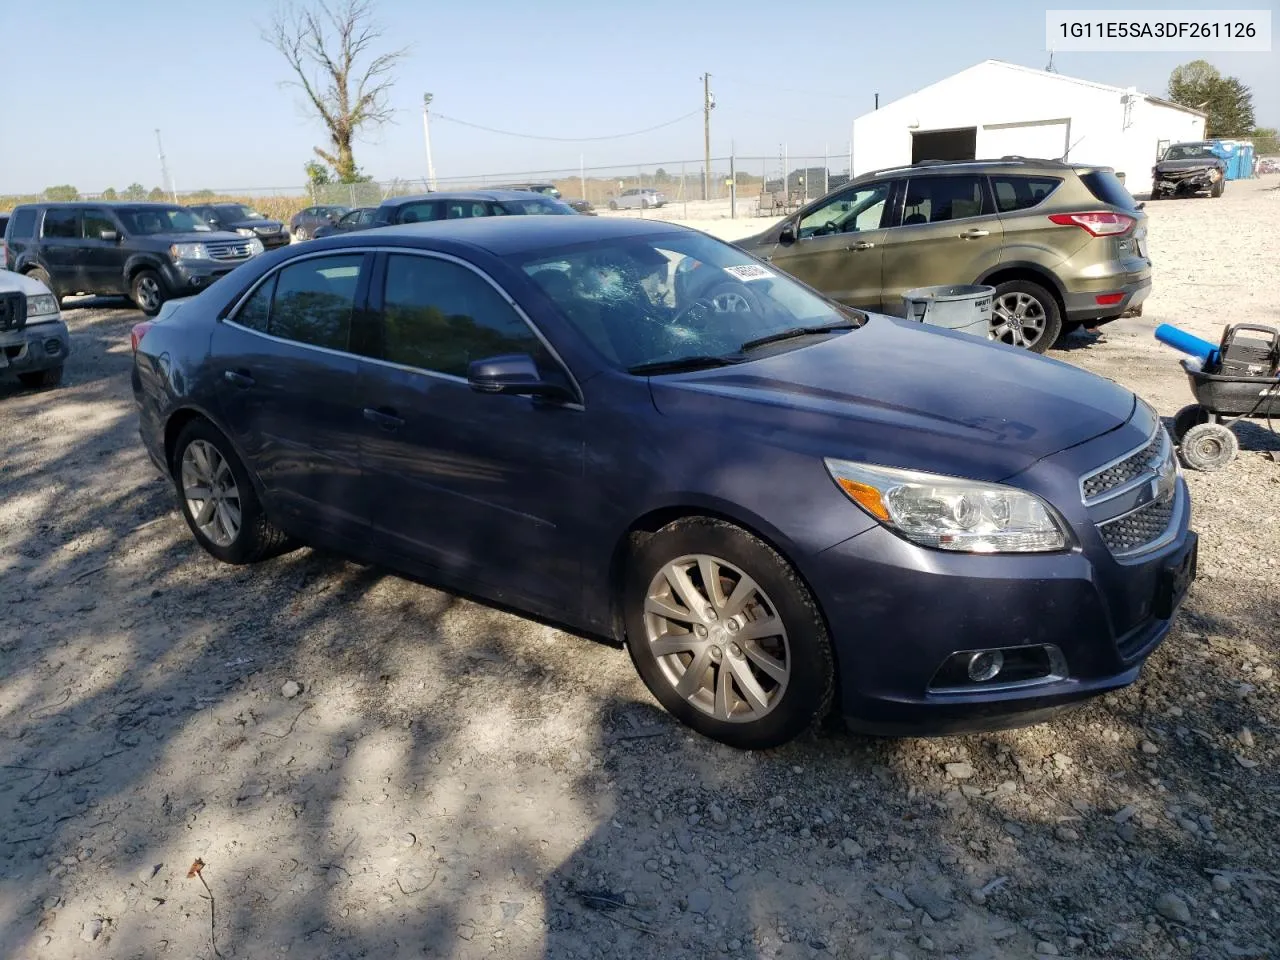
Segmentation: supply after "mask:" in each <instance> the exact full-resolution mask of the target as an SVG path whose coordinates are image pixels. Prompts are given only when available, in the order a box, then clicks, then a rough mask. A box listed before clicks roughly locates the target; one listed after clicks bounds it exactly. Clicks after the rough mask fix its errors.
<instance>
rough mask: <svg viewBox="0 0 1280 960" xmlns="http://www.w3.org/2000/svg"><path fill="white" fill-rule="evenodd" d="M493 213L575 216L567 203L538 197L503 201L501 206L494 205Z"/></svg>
mask: <svg viewBox="0 0 1280 960" xmlns="http://www.w3.org/2000/svg"><path fill="white" fill-rule="evenodd" d="M493 209H494V212H495V213H498V212H502V213H518V214H530V215H536V214H565V213H568V214H572V215H574V216H577V214H576V213H575V212H574V209H573V208H572V207H571V206H569V205H568V204H567V203H561V202H560V201H558V200H551V199H549V198H548V199H543V198H542V197H538V198H536V199H532V200H504V201H502V203H501V204H495V205H494V208H493Z"/></svg>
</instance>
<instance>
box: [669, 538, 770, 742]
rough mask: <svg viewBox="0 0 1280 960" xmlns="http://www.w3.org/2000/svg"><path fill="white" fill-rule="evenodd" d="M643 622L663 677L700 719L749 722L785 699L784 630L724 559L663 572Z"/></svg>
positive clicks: (761, 596)
mask: <svg viewBox="0 0 1280 960" xmlns="http://www.w3.org/2000/svg"><path fill="white" fill-rule="evenodd" d="M644 623H645V634H646V637H645V639H646V641H647V642H648V644H649V649H650V651H651V652H652V653H653V655H654V658H655V659H656V660H657V663H658V667H659V669H660V670H661V671H662V675H663V676H664V677H665V679H666V680H667V681H668V682H669V683H670V684H671V686H672V687H673V688H674V689H675V691H676V693H678V694H679V695H680V696H682V697H683V698H684V699H685V700H686V701H688V702H689V704H690V705H692V706H693V707H695V708H696V709H698V710H700V711H702V712H703V713H705V714H708V715H709V716H712V717H714V718H715V719H717V720H721V721H725V722H729V723H748V722H752V721H756V720H759V719H760V718H761V717H763V716H765V715H766V714H768V713H769V712H770V711H772V710H773V708H774V707H776V706H777V705H778V703H779V702H780V701H781V700H782V697H783V695H784V693H785V692H786V689H787V682H788V680H789V679H790V677H791V647H790V644H789V643H788V641H787V629H786V626H785V625H784V624H783V622H782V617H781V616H780V615H779V613H778V609H777V607H776V606H774V604H773V602H772V601H771V600H770V599H769V597H768V596H767V595H766V594H765V592H764V590H763V589H762V588H761V587H760V585H759V584H758V583H756V582H755V580H753V579H752V578H751V577H750V576H748V575H747V574H746V573H744V572H743V571H742V570H739V569H738V568H737V567H735V566H733V565H732V564H730V563H728V562H726V561H725V560H722V559H720V558H719V557H713V556H710V555H707V554H694V555H690V556H684V557H680V558H679V559H676V560H673V561H671V562H670V563H668V564H666V565H665V566H663V567H662V568H661V569H660V570H659V571H658V572H657V574H656V575H655V576H654V577H653V579H652V580H651V581H650V583H649V589H648V592H647V593H646V595H645V606H644Z"/></svg>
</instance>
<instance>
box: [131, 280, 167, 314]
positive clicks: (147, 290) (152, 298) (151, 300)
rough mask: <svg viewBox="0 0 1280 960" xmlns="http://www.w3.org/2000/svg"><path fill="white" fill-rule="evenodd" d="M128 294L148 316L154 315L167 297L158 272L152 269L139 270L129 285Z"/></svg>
mask: <svg viewBox="0 0 1280 960" xmlns="http://www.w3.org/2000/svg"><path fill="white" fill-rule="evenodd" d="M129 294H130V296H131V297H132V299H133V302H134V304H135V305H136V306H137V308H138V309H139V310H141V311H142V312H143V313H145V314H146V315H147V316H148V317H154V316H155V315H156V314H157V313H159V312H160V308H161V307H162V306H164V302H165V301H166V300H167V299H169V291H168V290H167V289H166V288H165V285H164V281H163V280H162V279H160V274H158V273H156V272H155V271H154V270H140V271H138V274H137V276H135V277H134V278H133V282H132V283H131V284H130V285H129Z"/></svg>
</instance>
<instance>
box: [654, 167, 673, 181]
mask: <svg viewBox="0 0 1280 960" xmlns="http://www.w3.org/2000/svg"><path fill="white" fill-rule="evenodd" d="M653 182H654V183H670V182H671V174H669V173H667V171H666V170H664V169H663V168H662V167H659V168H658V170H657V172H656V173H654V175H653Z"/></svg>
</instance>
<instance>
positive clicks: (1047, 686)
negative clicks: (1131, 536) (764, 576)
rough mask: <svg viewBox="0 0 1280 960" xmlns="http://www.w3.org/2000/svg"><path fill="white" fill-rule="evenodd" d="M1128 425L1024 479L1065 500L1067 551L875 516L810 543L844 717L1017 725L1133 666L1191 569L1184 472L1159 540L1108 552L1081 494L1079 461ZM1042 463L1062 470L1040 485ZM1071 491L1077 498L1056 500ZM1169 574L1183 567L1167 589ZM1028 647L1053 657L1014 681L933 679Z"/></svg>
mask: <svg viewBox="0 0 1280 960" xmlns="http://www.w3.org/2000/svg"><path fill="white" fill-rule="evenodd" d="M1127 427H1128V425H1126V428H1122V429H1121V430H1117V431H1113V434H1117V435H1121V436H1118V437H1117V436H1104V437H1103V438H1099V439H1098V440H1096V441H1091V442H1089V443H1086V444H1083V445H1081V447H1080V448H1077V450H1084V451H1086V452H1085V453H1084V455H1083V456H1081V455H1079V454H1078V453H1077V452H1075V451H1068V452H1067V453H1066V454H1064V455H1059V457H1060V458H1061V457H1065V459H1066V460H1068V461H1070V466H1069V470H1067V471H1064V470H1061V469H1058V470H1057V471H1045V470H1044V469H1043V468H1042V467H1041V466H1040V465H1037V467H1036V468H1033V470H1032V471H1029V472H1028V474H1027V475H1025V476H1026V479H1025V481H1024V482H1019V485H1020V486H1023V487H1024V488H1026V489H1030V490H1033V491H1035V492H1037V493H1039V494H1040V495H1042V496H1046V499H1049V500H1050V502H1052V503H1054V505H1055V507H1058V508H1059V509H1060V511H1061V512H1062V514H1063V516H1064V517H1065V519H1066V522H1067V523H1068V525H1069V526H1070V527H1071V529H1072V533H1073V536H1074V538H1075V541H1076V542H1075V544H1074V545H1073V546H1072V547H1071V548H1070V549H1068V550H1064V551H1062V552H1060V553H1053V554H1023V555H987V556H982V555H971V554H952V553H947V552H945V551H938V550H931V549H927V548H924V547H920V546H916V545H914V544H912V543H909V542H907V541H905V540H903V539H901V538H900V537H898V536H896V535H895V534H894V533H892V532H890V531H889V530H888V529H886V528H884V527H875V528H872V529H871V530H868V531H867V532H866V533H863V534H860V535H858V536H855V537H853V538H851V539H849V540H846V541H844V542H843V543H840V544H837V545H836V546H834V547H831V548H829V549H827V550H825V551H823V552H822V553H821V554H819V555H817V557H816V558H815V559H816V561H817V562H816V563H815V564H814V569H812V570H810V571H807V574H808V576H809V579H810V581H811V585H812V586H813V587H814V590H815V593H816V594H817V596H818V597H819V600H820V602H821V605H822V607H823V611H824V613H825V614H826V620H827V623H828V627H829V629H830V632H831V637H832V642H833V645H834V648H835V655H836V661H837V663H838V670H839V686H840V697H841V700H840V702H841V712H842V713H843V715H844V717H845V720H846V722H847V724H848V725H849V726H850V727H851V728H852V729H854V730H856V731H859V732H863V733H871V734H876V735H889V736H919V735H937V734H954V733H970V732H975V731H980V730H991V729H1001V728H1006V727H1013V726H1023V725H1026V724H1028V723H1036V722H1039V721H1041V720H1043V719H1046V718H1048V717H1050V716H1052V715H1053V714H1054V713H1057V712H1059V711H1061V710H1062V709H1064V708H1066V707H1069V706H1071V705H1072V704H1076V703H1079V702H1080V701H1082V700H1087V699H1089V698H1092V697H1095V696H1097V695H1099V694H1102V693H1105V692H1107V691H1109V690H1115V689H1118V688H1121V687H1124V686H1127V685H1128V684H1131V683H1133V682H1134V681H1135V680H1136V679H1137V678H1138V675H1139V673H1140V671H1141V668H1142V664H1143V662H1144V661H1145V660H1146V658H1147V657H1148V656H1149V655H1150V654H1151V653H1152V651H1154V650H1155V649H1156V647H1157V646H1159V644H1160V642H1161V641H1162V640H1163V639H1164V638H1165V636H1166V635H1167V634H1168V632H1169V630H1170V628H1171V625H1172V621H1173V618H1174V615H1175V613H1176V609H1177V603H1179V602H1180V601H1181V599H1182V591H1183V590H1184V589H1185V585H1186V584H1187V583H1188V582H1189V580H1188V579H1186V578H1188V577H1193V576H1194V558H1195V553H1196V549H1197V540H1196V535H1195V534H1194V533H1193V532H1192V531H1191V530H1190V529H1189V521H1190V512H1191V511H1190V501H1189V499H1188V497H1187V491H1186V485H1185V483H1183V481H1182V479H1181V478H1180V477H1178V478H1177V481H1176V494H1175V500H1174V502H1175V505H1176V507H1175V510H1174V513H1173V516H1172V519H1171V521H1170V524H1169V528H1168V531H1167V533H1166V534H1165V536H1163V537H1161V538H1160V539H1159V540H1158V541H1155V543H1157V544H1159V545H1158V546H1156V547H1155V549H1152V550H1151V551H1150V552H1149V553H1145V554H1142V555H1140V556H1135V557H1132V558H1127V559H1117V558H1116V557H1115V556H1113V555H1112V554H1111V553H1110V551H1109V550H1108V548H1107V547H1106V545H1105V544H1104V543H1103V542H1102V540H1101V539H1100V537H1099V534H1098V531H1097V529H1095V528H1094V527H1093V524H1092V522H1091V521H1090V519H1089V514H1088V510H1089V509H1090V508H1086V507H1085V505H1084V504H1083V503H1082V502H1081V500H1080V492H1079V487H1078V482H1079V480H1078V478H1079V476H1080V475H1081V472H1076V471H1077V465H1078V464H1079V463H1080V462H1081V460H1083V461H1084V462H1085V463H1086V465H1087V468H1088V467H1099V466H1101V465H1102V464H1104V463H1107V462H1109V461H1110V460H1112V459H1114V457H1116V456H1118V455H1121V454H1123V453H1124V452H1125V449H1124V448H1125V446H1126V444H1129V445H1130V446H1131V445H1132V432H1131V431H1127ZM1049 459H1050V461H1052V460H1055V459H1058V458H1049ZM1060 466H1061V465H1060ZM1046 472H1056V473H1057V474H1058V475H1059V479H1060V480H1061V477H1062V476H1063V475H1067V481H1069V482H1059V481H1051V482H1050V483H1048V484H1045V483H1044V482H1042V480H1043V476H1044V474H1045V473H1046ZM1033 473H1038V474H1039V475H1040V479H1036V478H1035V477H1033V476H1032V474H1033ZM1055 484H1056V485H1057V486H1058V490H1057V491H1056V495H1053V494H1050V491H1049V489H1048V488H1049V487H1053V486H1054V485H1055ZM1067 497H1074V498H1075V500H1076V503H1077V504H1078V506H1076V507H1074V508H1069V509H1062V505H1063V504H1064V503H1065V502H1066V498H1067ZM1153 546H1154V544H1153ZM1175 575H1177V576H1181V577H1183V579H1182V580H1180V581H1178V584H1179V585H1178V587H1177V588H1176V589H1175V587H1174V586H1173V585H1172V584H1173V583H1174V579H1173V578H1174V577H1175ZM1027 649H1036V650H1044V651H1047V652H1048V655H1047V656H1046V662H1048V663H1051V664H1052V669H1050V670H1046V671H1045V672H1044V674H1043V676H1031V677H1029V678H1028V679H1022V680H1018V682H1012V683H1005V682H1002V680H1001V678H1000V677H999V676H997V677H996V678H995V679H994V680H992V681H991V682H990V683H977V682H969V681H967V680H965V681H963V682H961V683H959V684H957V683H954V682H950V681H948V682H942V681H941V679H940V678H941V677H943V676H944V673H943V665H944V664H947V663H949V662H954V661H953V658H955V657H956V656H958V655H959V656H962V657H963V656H968V655H969V653H970V652H973V651H983V650H1001V651H1003V652H1004V653H1005V654H1006V656H1007V657H1013V656H1014V655H1015V651H1018V650H1027ZM1014 679H1015V680H1017V679H1018V678H1016V677H1015V678H1014Z"/></svg>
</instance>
